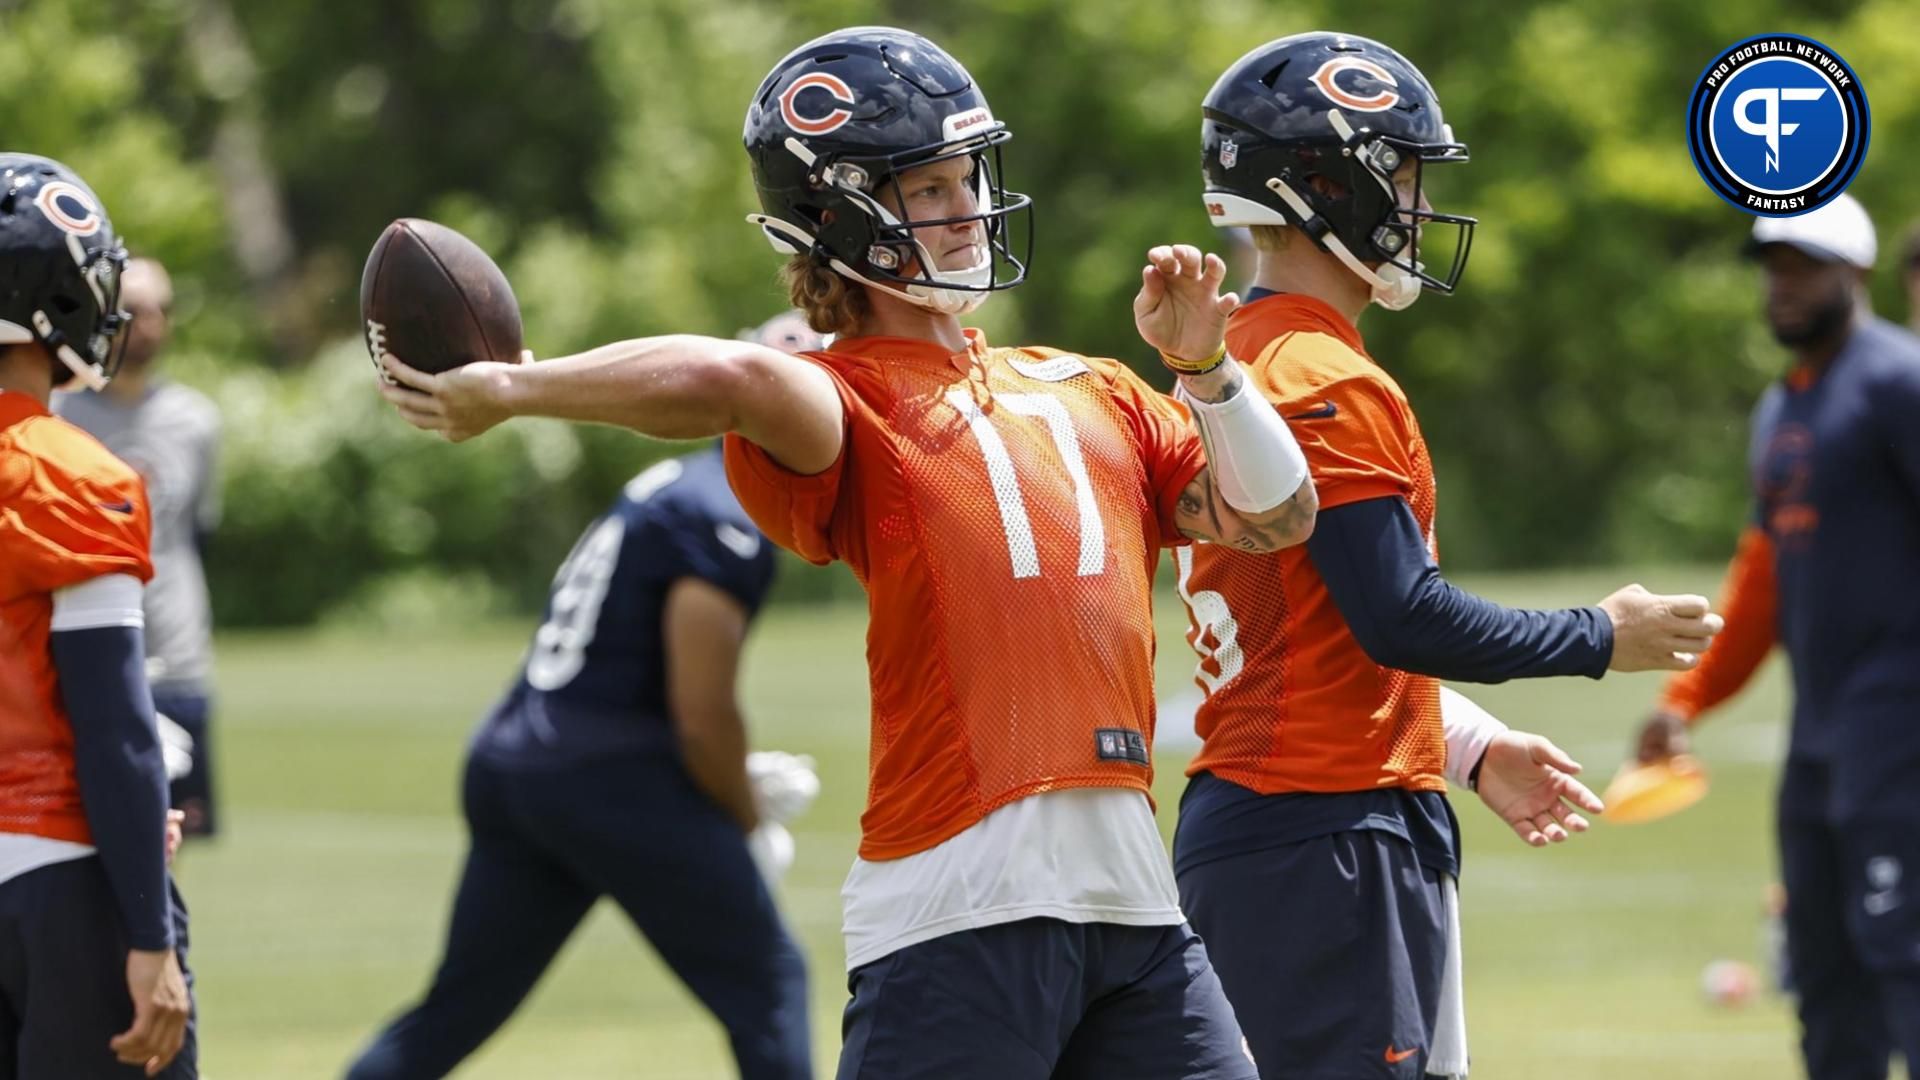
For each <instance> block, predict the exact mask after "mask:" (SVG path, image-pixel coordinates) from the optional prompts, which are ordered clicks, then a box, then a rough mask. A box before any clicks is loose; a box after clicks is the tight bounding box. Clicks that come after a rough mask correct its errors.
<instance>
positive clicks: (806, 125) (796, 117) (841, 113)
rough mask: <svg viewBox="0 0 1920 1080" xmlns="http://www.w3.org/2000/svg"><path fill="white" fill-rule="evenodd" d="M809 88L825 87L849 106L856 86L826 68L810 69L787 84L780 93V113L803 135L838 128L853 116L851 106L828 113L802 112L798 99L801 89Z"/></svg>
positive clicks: (836, 98)
mask: <svg viewBox="0 0 1920 1080" xmlns="http://www.w3.org/2000/svg"><path fill="white" fill-rule="evenodd" d="M809 89H820V90H825V91H826V92H827V93H828V94H829V95H831V96H832V97H833V99H834V100H835V101H838V102H841V103H843V104H846V105H851V104H853V102H854V98H853V88H852V87H851V86H848V85H847V82H846V80H845V79H842V78H841V77H840V76H838V75H829V74H827V73H826V72H824V71H813V72H808V73H807V74H805V75H802V76H800V77H799V78H797V79H795V80H793V85H791V86H789V87H787V89H786V90H785V92H783V93H782V94H781V95H780V115H781V116H782V117H784V118H785V119H786V121H787V126H788V127H790V128H792V129H793V130H795V131H797V132H799V133H800V134H802V135H825V134H826V133H828V132H830V131H835V130H838V129H839V128H840V127H841V126H842V125H844V124H845V123H846V122H847V121H849V120H851V119H853V112H852V110H850V109H833V110H831V111H830V112H828V113H827V114H826V115H825V116H811V117H809V116H802V115H800V110H799V109H798V108H797V107H795V102H796V100H797V99H798V98H799V97H800V92H801V91H802V90H809Z"/></svg>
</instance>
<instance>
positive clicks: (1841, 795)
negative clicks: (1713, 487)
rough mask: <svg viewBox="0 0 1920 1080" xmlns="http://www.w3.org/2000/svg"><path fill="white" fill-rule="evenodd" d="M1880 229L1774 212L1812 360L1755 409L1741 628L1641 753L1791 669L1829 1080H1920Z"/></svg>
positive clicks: (1905, 547) (1813, 1048) (1792, 309)
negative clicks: (1877, 276)
mask: <svg viewBox="0 0 1920 1080" xmlns="http://www.w3.org/2000/svg"><path fill="white" fill-rule="evenodd" d="M1878 246H1879V245H1878V241H1877V239H1876V237H1875V235H1874V228H1873V221H1872V220H1871V219H1870V218H1869V217H1868V216H1867V211H1866V209H1865V208H1864V207H1862V206H1861V205H1860V203H1859V202H1858V201H1856V200H1855V199H1854V198H1853V196H1851V195H1841V196H1840V197H1839V198H1837V199H1835V200H1833V201H1832V202H1830V203H1828V204H1827V205H1825V206H1822V207H1820V208H1819V209H1817V210H1815V211H1813V212H1812V213H1808V214H1801V215H1799V216H1796V217H1789V218H1769V217H1763V218H1756V219H1755V220H1754V223H1753V235H1752V247H1751V251H1752V254H1753V255H1754V256H1755V257H1756V258H1758V259H1759V260H1760V263H1761V265H1762V267H1763V268H1764V269H1765V272H1766V318H1767V324H1768V328H1769V329H1771V330H1772V331H1773V336H1774V338H1775V339H1776V340H1778V341H1779V342H1780V344H1781V345H1783V346H1785V347H1786V348H1787V349H1789V350H1790V351H1791V353H1792V356H1793V366H1792V367H1791V368H1790V369H1789V370H1788V371H1787V372H1786V374H1785V375H1784V376H1783V377H1782V378H1781V379H1780V380H1779V381H1778V382H1776V383H1775V384H1774V385H1773V386H1771V387H1769V388H1768V389H1767V392H1766V394H1765V396H1764V397H1762V398H1761V399H1760V404H1759V405H1758V406H1757V407H1756V408H1755V409H1754V412H1753V430H1752V434H1751V437H1750V438H1749V440H1748V447H1749V450H1748V463H1749V468H1748V475H1749V476H1750V477H1751V478H1752V483H1753V495H1754V513H1753V518H1752V520H1751V521H1750V522H1749V524H1748V525H1747V527H1746V530H1745V531H1744V532H1743V533H1742V534H1741V537H1740V543H1739V548H1738V551H1737V553H1736V554H1735V555H1734V561H1733V565H1732V566H1731V567H1729V568H1728V573H1727V583H1726V591H1725V593H1724V594H1723V598H1722V604H1723V605H1724V607H1725V610H1726V613H1727V617H1728V619H1729V620H1730V621H1731V622H1732V624H1733V626H1734V627H1736V628H1737V632H1736V631H1734V630H1730V631H1729V633H1728V637H1729V640H1726V641H1723V642H1722V643H1721V644H1720V646H1719V647H1717V648H1715V649H1714V651H1713V653H1712V654H1710V655H1709V656H1708V658H1707V659H1706V661H1705V662H1703V663H1702V664H1701V665H1700V666H1699V667H1698V668H1696V669H1694V670H1692V671H1689V672H1686V673H1684V674H1681V675H1676V676H1674V677H1673V678H1672V680H1670V681H1669V682H1668V684H1667V688H1666V693H1665V694H1664V695H1663V698H1662V701H1661V704H1660V707H1659V708H1658V709H1657V710H1656V711H1655V713H1654V715H1653V716H1652V717H1650V718H1649V719H1648V720H1647V722H1646V724H1645V725H1644V726H1643V727H1642V729H1641V733H1640V740H1639V747H1638V749H1639V757H1640V759H1641V760H1642V761H1657V760H1660V759H1663V758H1666V757H1668V756H1670V755H1672V754H1676V753H1681V752H1684V751H1685V750H1686V748H1687V734H1686V732H1687V729H1688V727H1689V725H1692V724H1695V723H1697V722H1699V720H1700V718H1701V717H1702V716H1704V715H1705V714H1706V713H1707V712H1709V711H1710V710H1712V709H1714V708H1715V707H1717V706H1718V705H1719V704H1720V703H1721V702H1723V701H1725V700H1726V699H1727V698H1729V697H1732V696H1733V695H1734V694H1735V693H1737V692H1738V691H1739V690H1740V688H1741V687H1742V686H1743V685H1745V684H1746V682H1747V680H1748V679H1749V678H1750V677H1751V676H1752V675H1753V673H1754V671H1755V670H1756V669H1757V668H1758V667H1759V666H1760V664H1761V662H1762V661H1764V660H1765V659H1766V658H1767V655H1768V654H1769V653H1771V652H1772V651H1773V646H1774V644H1775V642H1778V643H1779V644H1780V645H1782V646H1784V647H1785V649H1786V653H1787V658H1788V660H1789V661H1790V662H1791V664H1792V668H1793V723H1792V728H1791V733H1790V736H1789V738H1788V743H1787V759H1786V764H1785V766H1784V768H1783V770H1782V774H1781V778H1780V793H1779V805H1778V818H1779V821H1778V826H1779V843H1780V874H1781V877H1782V879H1783V882H1784V884H1785V886H1786V911H1785V924H1786V944H1787V970H1788V971H1790V972H1791V973H1792V977H1793V990H1794V997H1795V1004H1796V1005H1797V1006H1798V1009H1799V1013H1800V1028H1801V1037H1800V1049H1801V1053H1802V1055H1803V1057H1804V1059H1805V1061H1806V1069H1807V1075H1808V1076H1810V1077H1813V1078H1814V1080H1852V1078H1855V1077H1859V1078H1862V1080H1865V1078H1869V1077H1872V1078H1884V1077H1885V1076H1886V1075H1887V1070H1888V1060H1889V1059H1890V1057H1891V1056H1892V1054H1893V1052H1894V1051H1895V1050H1898V1051H1900V1053H1901V1054H1902V1055H1903V1056H1904V1057H1905V1058H1906V1062H1907V1072H1908V1074H1909V1075H1912V1074H1914V1073H1915V1071H1916V1070H1920V897H1915V896H1914V893H1913V881H1914V876H1915V874H1916V873H1920V791H1917V790H1916V788H1915V785H1914V777H1915V775H1916V774H1920V725H1916V724H1915V722H1914V721H1915V715H1914V713H1915V703H1916V702H1920V339H1916V338H1915V337H1914V335H1912V334H1910V333H1908V332H1907V331H1905V330H1903V329H1901V328H1900V327H1898V326H1896V325H1894V324H1893V323H1891V322H1888V321H1886V320H1884V319H1881V318H1879V317H1877V316H1875V315H1874V313H1873V309H1872V307H1871V305H1870V303H1869V299H1868V293H1867V282H1868V279H1869V277H1870V275H1871V274H1872V272H1873V264H1874V261H1875V257H1876V255H1877V254H1878V250H1877V249H1878Z"/></svg>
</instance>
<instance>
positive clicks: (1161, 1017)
mask: <svg viewBox="0 0 1920 1080" xmlns="http://www.w3.org/2000/svg"><path fill="white" fill-rule="evenodd" d="M1009 137H1010V132H1009V131H1008V130H1007V128H1006V126H1005V125H1004V124H1003V123H1001V122H1000V121H999V120H997V119H996V118H995V117H994V115H993V113H992V112H991V111H990V109H989V107H988V105H987V101H986V98H985V96H984V94H983V93H982V91H981V89H980V87H979V86H978V85H977V84H975V83H974V81H973V79H972V77H971V76H969V75H968V73H967V71H966V69H965V68H964V67H962V66H961V65H960V63H959V62H958V61H956V60H955V59H954V58H953V57H951V56H949V55H948V54H947V53H945V52H944V51H942V50H941V49H940V48H939V47H938V46H936V45H935V44H933V43H932V42H930V41H927V40H926V39H924V38H922V37H919V36H917V35H914V34H911V33H906V32H903V31H899V30H891V29H885V28H874V27H865V28H859V29H853V30H844V31H840V32H837V33H833V34H829V35H826V36H825V37H822V38H819V39H817V40H815V41H812V42H809V43H807V44H806V45H803V46H801V47H800V48H799V49H797V50H795V51H794V52H792V53H791V54H789V55H788V56H787V57H786V58H784V59H783V60H781V61H780V62H779V63H778V64H777V65H776V66H775V68H774V70H773V71H772V73H771V74H769V75H768V76H767V78H766V80H765V81H764V82H762V83H761V85H760V87H759V89H758V90H757V91H756V92H755V93H754V97H753V100H752V102H751V103H750V105H749V107H748V111H747V119H746V130H745V141H746V146H747V152H748V155H749V157H750V158H751V159H752V165H753V176H754V182H755V186H756V188H757V189H758V191H759V195H760V202H761V207H762V211H763V212H762V213H759V214H756V215H753V217H752V219H751V220H752V221H753V222H754V223H755V224H756V225H757V226H758V227H759V229H760V230H761V231H762V233H763V234H764V235H765V237H766V238H767V239H768V240H769V241H770V242H771V243H772V244H773V246H774V247H775V249H776V250H778V251H780V252H782V253H784V254H785V255H786V256H787V257H788V260H789V261H788V266H787V278H788V282H789V286H790V291H791V295H792V298H793V300H794V302H795V305H796V306H798V307H800V308H802V309H803V310H805V311H806V312H807V315H808V319H809V321H810V322H811V324H812V326H813V328H814V329H815V330H818V331H821V332H823V333H832V334H834V335H835V336H836V339H835V341H834V344H833V346H832V347H831V348H830V349H828V350H825V351H822V352H814V353H809V354H807V355H806V356H805V357H804V358H796V357H791V356H787V355H785V354H782V353H779V352H776V351H774V350H771V349H757V348H753V347H751V346H744V345H741V344H740V343H737V342H731V341H720V340H714V339H710V338H700V337H691V336H671V337H657V338H647V339H642V340H637V341H628V342H622V343H619V344H614V345H609V346H605V347H603V348H600V349H596V350H593V351H592V352H588V353H584V354H582V355H579V356H575V357H569V358H566V359H561V360H555V361H550V362H548V363H543V364H531V365H505V364H494V363H484V364H474V365H469V366H466V367H463V368H458V369H455V370H453V371H451V372H447V373H445V374H440V375H426V374H422V373H420V372H417V371H414V370H412V369H410V368H407V367H406V366H405V365H404V364H402V363H400V362H398V360H395V359H391V358H389V359H388V360H386V361H385V365H386V368H387V370H388V371H389V372H391V373H392V374H393V375H394V376H395V377H396V378H397V379H398V380H399V384H398V385H389V386H385V387H383V389H382V393H384V394H385V395H386V396H387V398H388V399H389V400H390V401H391V402H393V404H394V405H395V406H396V407H398V409H399V410H400V411H401V413H402V414H403V415H404V416H405V417H406V418H407V419H408V420H410V421H411V422H413V423H415V424H416V425H418V426H421V427H423V428H427V429H429V430H433V431H437V432H440V433H441V434H443V435H445V436H446V437H448V438H451V439H462V438H467V437H470V436H473V435H476V434H479V433H480V432H482V431H484V430H486V429H487V428H489V427H491V426H492V425H494V424H497V423H499V422H501V421H503V420H505V419H507V418H508V417H510V416H515V415H544V416H557V417H561V418H566V419H572V420H591V421H601V422H606V423H614V424H622V425H625V426H627V427H631V428H633V429H635V430H638V431H641V432H643V433H646V434H650V435H654V436H660V437H668V438H689V437H697V436H703V435H709V434H714V433H718V432H726V433H727V438H726V455H727V468H728V476H729V479H730V480H731V481H732V484H733V488H734V490H735V492H736V493H738V494H739V495H740V498H741V502H742V504H743V505H745V506H746V508H747V510H748V512H749V513H751V514H752V515H753V517H754V520H756V521H757V522H759V524H760V525H761V527H762V528H763V529H764V530H765V531H766V533H767V534H768V535H769V536H771V537H772V538H773V539H774V540H775V541H776V542H778V543H779V544H781V545H782V546H784V547H786V548H788V549H790V550H792V551H795V552H797V553H799V554H800V555H802V556H803V557H805V558H807V559H809V560H811V561H813V562H816V563H826V562H829V561H832V560H836V559H838V560H844V561H845V562H847V563H848V564H849V565H850V566H851V567H852V568H853V570H854V572H855V573H856V574H857V575H858V576H859V578H860V580H861V581H862V583H863V584H864V585H865V587H866V590H867V594H868V601H869V610H870V613H871V617H872V623H871V626H870V629H869V632H868V636H867V658H868V666H869V670H870V676H871V696H872V718H871V730H872V739H871V743H872V763H871V768H870V775H869V789H868V799H867V809H866V813H865V815H864V816H863V817H862V819H861V834H862V835H861V842H860V849H859V858H858V859H857V860H856V862H855V864H854V867H853V869H852V871H851V872H850V873H849V874H848V876H847V880H846V884H845V887H844V888H843V890H842V897H843V900H844V907H845V935H846V945H847V964H848V967H849V969H850V978H849V983H850V988H851V991H852V1000H851V1002H850V1003H849V1005H848V1007H847V1010H846V1015H845V1020H844V1025H843V1031H844V1044H843V1047H842V1051H841V1057H840V1067H839V1075H840V1076H841V1077H842V1078H843V1080H852V1078H858V1077H868V1078H881V1077H884V1078H888V1080H898V1078H914V1077H928V1078H932V1077H939V1078H943V1080H945V1078H951V1077H957V1076H995V1077H1008V1078H1034V1080H1038V1078H1043V1077H1093V1076H1099V1077H1103V1078H1116V1077H1117V1078H1125V1077H1140V1078H1143V1080H1145V1078H1153V1080H1168V1078H1182V1077H1185V1078H1194V1080H1198V1078H1227V1077H1251V1076H1252V1075H1253V1068H1252V1065H1251V1063H1250V1062H1249V1061H1248V1059H1247V1057H1246V1056H1245V1053H1244V1050H1243V1047H1242V1045H1241V1037H1240V1032H1239V1029H1238V1027H1237V1025H1236V1024H1235V1022H1234V1019H1233V1014H1232V1011H1231V1010H1230V1009H1229V1008H1228V1006H1227V1004H1226V1001H1225V998H1224V997H1223V996H1222V995H1221V993H1220V987H1219V983H1218V980H1217V979H1216V978H1215V977H1214V975H1213V973H1212V971H1211V969H1210V967H1209V964H1208V961H1207V959H1206V951H1205V949H1204V947H1203V946H1202V945H1201V944H1200V941H1199V939H1198V938H1196V937H1195V936H1194V934H1193V933H1192V931H1191V930H1190V929H1189V928H1188V927H1187V926H1186V924H1185V920H1184V918H1183V916H1182V915H1181V912H1180V907H1179V903H1178V900H1177V897H1176V896H1175V891H1174V883H1173V880H1172V874H1171V870H1170V868H1169V866H1168V864H1167V860H1166V854H1165V849H1164V848H1163V847H1162V845H1161V841H1160V836H1159V832H1158V830H1157V828H1156V827H1155V824H1154V818H1153V809H1152V806H1151V804H1150V803H1149V802H1148V798H1147V793H1148V790H1149V784H1150V781H1151V776H1152V774H1151V767H1150V756H1149V753H1148V747H1149V746H1150V745H1151V743H1152V736H1153V695H1152V690H1153V687H1152V682H1153V671H1152V656H1153V623H1152V619H1151V611H1150V603H1151V589H1150V582H1151V579H1152V574H1153V569H1154V566H1155V564H1156V562H1157V561H1158V558H1159V549H1160V548H1161V547H1163V546H1169V545H1174V544H1178V543H1181V542H1182V541H1183V540H1184V539H1189V538H1197V539H1205V540H1209V541H1212V542H1214V543H1217V544H1219V545H1221V546H1223V547H1241V548H1247V549H1252V550H1268V549H1273V548H1278V547H1284V546H1287V545H1290V544H1294V543H1298V542H1299V541H1300V540H1301V539H1303V538H1304V537H1305V536H1306V534H1307V533H1308V532H1309V531H1311V528H1312V522H1313V513H1314V505H1315V504H1314V496H1313V488H1312V485H1311V483H1310V482H1308V481H1307V479H1306V475H1305V467H1304V463H1303V462H1302V460H1301V458H1300V454H1299V451H1298V448H1297V446H1296V445H1295V444H1294V441H1293V439H1292V437H1291V436H1290V435H1289V434H1288V432H1287V429H1286V427H1285V425H1284V424H1283V423H1282V422H1281V421H1280V420H1279V418H1278V416H1277V415H1276V414H1275V412H1274V410H1273V409H1272V407H1271V406H1269V405H1268V404H1267V402H1266V401H1265V399H1263V398H1261V397H1260V396H1259V395H1258V394H1252V393H1246V392H1243V387H1244V379H1243V377H1242V376H1241V374H1240V372H1239V369H1238V368H1237V366H1235V365H1233V364H1232V363H1230V362H1227V361H1225V359H1224V352H1223V348H1222V344H1221V341H1222V333H1223V332H1224V329H1225V315H1226V312H1227V311H1228V310H1230V309H1231V307H1232V304H1233V302H1234V300H1233V298H1232V297H1231V296H1221V295H1220V294H1219V284H1220V280H1221V278H1222V276H1223V275H1224V272H1225V268H1224V266H1223V265H1222V264H1221V262H1220V261H1219V260H1218V259H1217V258H1214V257H1212V256H1207V257H1204V258H1203V257H1202V256H1201V254H1200V252H1199V251H1197V250H1195V249H1192V248H1175V247H1164V248H1156V249H1154V250H1153V251H1151V252H1150V253H1149V255H1148V265H1147V266H1146V267H1145V268H1144V269H1143V271H1142V287H1141V290H1140V294H1139V297H1138V298H1137V300H1136V302H1135V319H1136V323H1137V325H1138V327H1139V329H1140V332H1141V334H1142V336H1143V337H1144V338H1145V339H1146V340H1147V342H1148V343H1149V344H1151V345H1153V346H1155V347H1157V348H1158V349H1159V350H1160V352H1161V353H1162V356H1163V357H1164V358H1165V359H1166V361H1167V363H1168V364H1169V365H1170V366H1175V367H1177V368H1178V369H1180V371H1181V376H1180V381H1181V384H1182V387H1181V389H1182V394H1183V395H1184V396H1185V398H1186V399H1187V400H1188V401H1189V402H1191V403H1192V404H1191V409H1192V410H1193V414H1194V416H1195V417H1197V420H1198V423H1199V426H1200V430H1201V431H1202V432H1204V433H1205V438H1206V440H1207V445H1208V448H1209V451H1210V452H1203V446H1202V442H1201V439H1200V438H1199V437H1198V436H1196V434H1195V431H1194V428H1193V427H1192V426H1190V421H1189V414H1188V410H1187V408H1186V407H1183V406H1181V405H1179V404H1177V403H1175V402H1173V401H1171V400H1169V399H1167V398H1165V397H1163V396H1161V395H1159V394H1157V393H1155V392H1153V391H1152V390H1151V389H1149V388H1148V386H1147V385H1146V383H1145V382H1144V381H1142V380H1141V379H1140V378H1139V377H1138V376H1136V375H1134V374H1133V373H1132V372H1130V371H1129V370H1128V369H1127V368H1126V367H1125V366H1124V365H1122V364H1120V363H1117V362H1115V361H1112V360H1104V359H1098V358H1090V357H1084V356H1079V355H1076V354H1073V353H1066V352H1060V351H1058V350H1053V349H1044V348H1008V347H1003V346H994V345H991V344H989V343H988V341H987V340H986V338H985V337H984V336H983V335H982V334H981V333H980V332H979V331H978V330H974V329H962V326H961V322H960V317H961V316H962V315H965V314H967V313H969V312H971V311H973V310H974V309H975V308H976V307H978V306H979V304H980V303H981V302H982V301H984V300H985V299H987V298H988V297H989V296H991V295H992V294H993V293H994V292H997V291H1000V290H1003V289H1007V288H1011V287H1013V286H1015V285H1017V284H1019V283H1020V281H1021V280H1022V279H1023V278H1024V276H1025V274H1026V267H1025V262H1024V259H1023V258H1022V255H1023V245H1022V244H1021V243H1020V241H1019V237H1020V236H1021V235H1022V234H1023V232H1024V230H1025V225H1026V221H1025V219H1026V218H1027V216H1028V214H1029V213H1030V202H1029V200H1028V199H1027V198H1026V197H1024V196H1021V195H1017V194H1013V193H1011V192H1009V191H1007V190H1006V188H1005V186H1004V184H1003V173H1002V170H1001V167H1000V150H1001V146H1002V144H1003V143H1005V142H1006V140H1007V139H1008V138H1009ZM1028 235H1030V234H1028ZM400 359H404V358H400Z"/></svg>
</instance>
